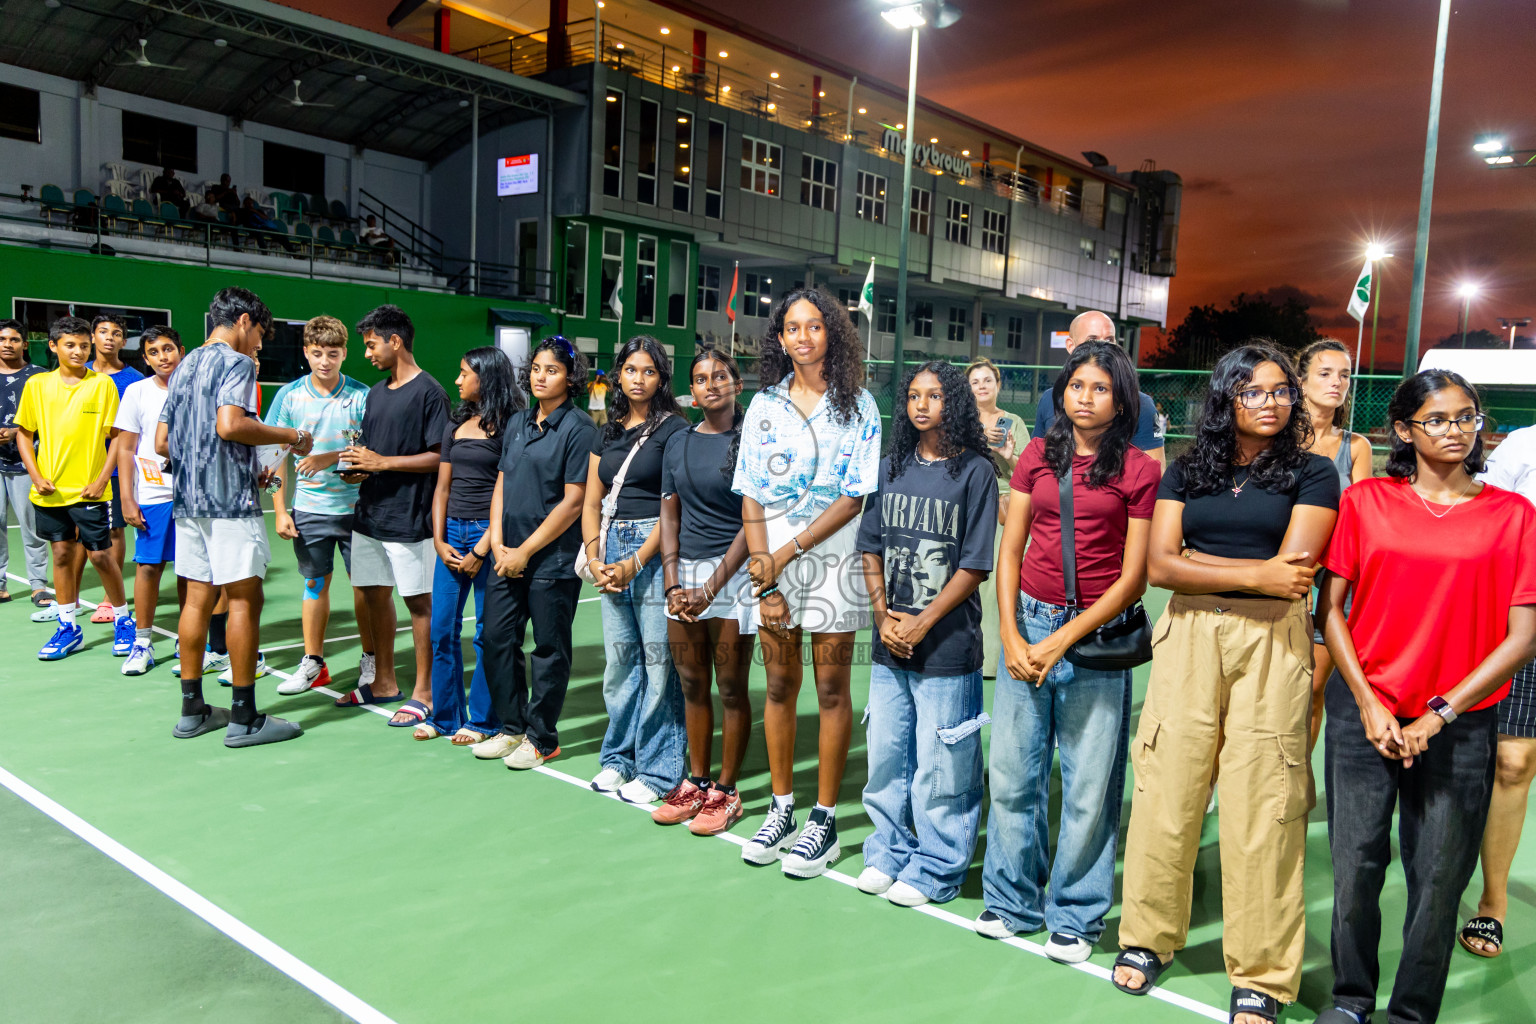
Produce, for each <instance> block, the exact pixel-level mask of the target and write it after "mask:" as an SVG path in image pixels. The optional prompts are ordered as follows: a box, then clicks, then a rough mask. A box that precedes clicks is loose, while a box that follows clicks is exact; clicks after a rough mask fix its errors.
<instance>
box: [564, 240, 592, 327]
mask: <svg viewBox="0 0 1536 1024" xmlns="http://www.w3.org/2000/svg"><path fill="white" fill-rule="evenodd" d="M588 230H589V229H588V228H587V226H586V225H585V224H579V223H578V224H571V225H570V226H569V227H567V228H566V230H565V315H566V316H573V317H575V318H576V319H578V320H580V319H582V318H583V317H585V316H586V315H587V234H588Z"/></svg>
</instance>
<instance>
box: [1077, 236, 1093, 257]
mask: <svg viewBox="0 0 1536 1024" xmlns="http://www.w3.org/2000/svg"><path fill="white" fill-rule="evenodd" d="M1077 248H1078V249H1079V251H1081V252H1082V254H1083V259H1085V260H1091V259H1093V254H1094V244H1093V239H1091V238H1079V239H1078V240H1077Z"/></svg>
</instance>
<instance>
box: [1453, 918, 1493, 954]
mask: <svg viewBox="0 0 1536 1024" xmlns="http://www.w3.org/2000/svg"><path fill="white" fill-rule="evenodd" d="M1468 939H1481V940H1482V941H1483V942H1491V943H1492V944H1493V949H1491V950H1486V949H1474V948H1473V947H1472V946H1470V945H1468V944H1467V940H1468ZM1456 941H1457V942H1459V943H1461V948H1462V949H1464V950H1466V951H1467V952H1468V953H1471V954H1472V955H1473V956H1480V957H1482V958H1483V959H1484V960H1492V959H1493V958H1494V957H1496V956H1498V955H1499V954H1500V953H1502V952H1504V926H1503V925H1502V924H1500V923H1499V921H1498V919H1497V918H1493V917H1474V918H1473V919H1472V920H1470V921H1468V922H1467V925H1466V927H1465V928H1463V929H1462V930H1461V934H1460V935H1458V936H1456Z"/></svg>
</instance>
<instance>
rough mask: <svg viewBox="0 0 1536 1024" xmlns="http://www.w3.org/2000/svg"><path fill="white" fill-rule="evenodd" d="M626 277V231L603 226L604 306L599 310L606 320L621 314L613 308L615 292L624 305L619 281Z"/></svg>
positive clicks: (616, 317) (617, 317) (614, 318)
mask: <svg viewBox="0 0 1536 1024" xmlns="http://www.w3.org/2000/svg"><path fill="white" fill-rule="evenodd" d="M623 277H624V232H622V231H620V230H619V229H618V228H603V284H602V297H603V308H602V309H601V310H599V313H600V314H601V316H602V318H603V319H604V320H617V319H619V314H618V313H617V312H616V311H615V310H614V308H613V299H614V293H616V292H617V293H618V297H619V303H620V305H621V306H622V305H623V301H624V295H623V293H622V292H620V291H619V282H620V281H621V280H622V279H623Z"/></svg>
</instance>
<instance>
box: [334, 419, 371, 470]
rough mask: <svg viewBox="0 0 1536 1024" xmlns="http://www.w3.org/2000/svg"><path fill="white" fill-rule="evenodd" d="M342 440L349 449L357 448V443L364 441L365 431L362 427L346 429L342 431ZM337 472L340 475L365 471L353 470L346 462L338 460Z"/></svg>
mask: <svg viewBox="0 0 1536 1024" xmlns="http://www.w3.org/2000/svg"><path fill="white" fill-rule="evenodd" d="M341 439H342V440H343V441H345V442H346V443H347V447H348V448H352V447H355V446H356V445H357V442H359V441H361V440H362V439H363V431H362V429H361V428H360V427H345V428H343V429H342V431H341ZM336 472H338V473H362V472H364V471H363V470H361V469H353V468H351V467H350V466H348V465H347V464H346V463H344V462H342V461H341V460H339V459H338V460H337V462H336Z"/></svg>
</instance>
